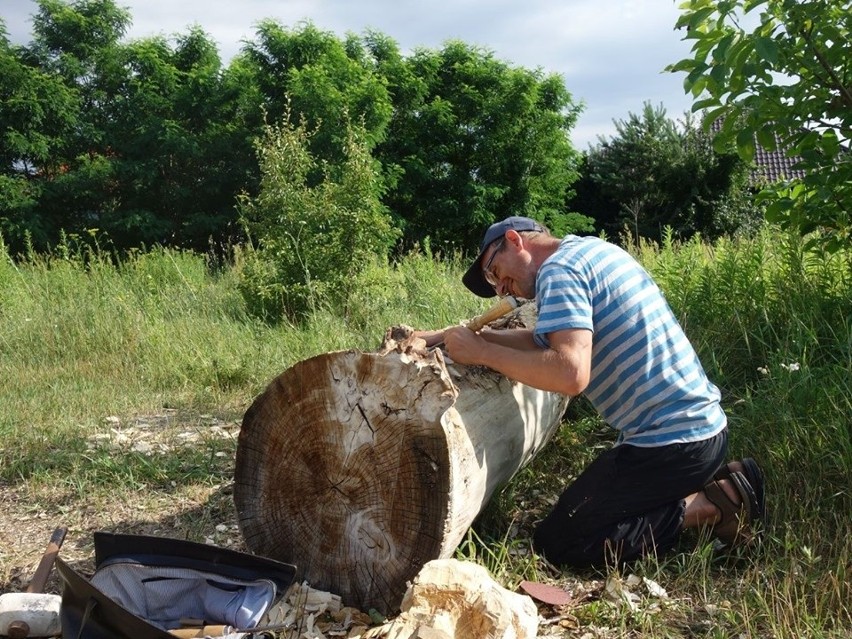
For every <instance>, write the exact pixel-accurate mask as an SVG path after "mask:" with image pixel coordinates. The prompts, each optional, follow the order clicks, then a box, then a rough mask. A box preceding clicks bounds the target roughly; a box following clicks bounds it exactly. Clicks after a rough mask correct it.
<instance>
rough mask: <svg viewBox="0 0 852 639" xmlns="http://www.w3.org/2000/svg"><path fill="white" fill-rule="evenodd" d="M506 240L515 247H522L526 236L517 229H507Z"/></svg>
mask: <svg viewBox="0 0 852 639" xmlns="http://www.w3.org/2000/svg"><path fill="white" fill-rule="evenodd" d="M505 238H506V242H507V243H509V244H511V245H512V246H513V247H514V248H515V249H520V248H522V247H523V245H524V238H523V237H521V234H520V233H518V232H517V231H516V230H515V229H509V230H508V231H506V235H505Z"/></svg>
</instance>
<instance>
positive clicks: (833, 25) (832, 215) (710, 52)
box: [669, 0, 852, 248]
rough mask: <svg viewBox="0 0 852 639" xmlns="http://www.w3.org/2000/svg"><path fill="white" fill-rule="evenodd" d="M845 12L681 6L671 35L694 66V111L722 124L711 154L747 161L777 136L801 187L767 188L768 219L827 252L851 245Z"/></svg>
mask: <svg viewBox="0 0 852 639" xmlns="http://www.w3.org/2000/svg"><path fill="white" fill-rule="evenodd" d="M850 26H852V11H850V7H849V2H848V0H725V1H724V2H721V1H717V2H713V1H710V0H688V1H687V2H685V3H684V5H683V13H682V15H681V17H680V19H679V20H678V27H680V28H686V30H687V32H686V36H685V38H686V39H688V40H693V41H694V44H693V47H692V52H693V57H692V58H688V59H685V60H681V61H680V62H677V63H676V64H673V65H672V66H670V67H669V69H670V70H671V71H682V72H686V74H687V75H686V78H685V80H684V86H685V87H686V89H687V91H689V92H691V93H692V94H693V95H694V96H695V97H696V98H698V100H697V101H696V102H695V104H694V105H693V110H694V111H697V110H704V109H706V110H708V116H709V119H710V120H713V119H717V118H723V119H724V124H723V126H722V129H721V132H720V134H719V135H718V140H717V143H716V144H717V148H724V147H726V146H727V145H732V144H735V145H736V148H737V149H738V151H739V154H740V155H741V156H742V157H743V158H745V159H746V160H750V159H751V158H752V157H753V155H754V145H755V138H756V139H757V141H758V142H759V143H760V144H761V145H762V146H764V147H766V148H768V149H772V148H775V139H774V134H778V136H779V137H780V138H781V141H782V144H783V145H784V147H785V148H787V147H789V152H790V154H791V155H798V156H799V157H801V162H800V165H799V168H802V169H804V170H805V171H806V175H805V177H804V178H802V179H799V180H791V181H789V182H786V183H782V184H780V185H771V186H770V187H769V188H768V189H767V191H766V192H765V193H764V194H763V197H764V198H765V199H766V201H767V202H769V206H768V209H767V217H768V218H769V219H770V220H773V221H777V222H780V223H781V224H782V225H783V226H785V227H788V228H794V229H797V230H798V231H800V232H802V233H809V232H811V231H814V230H818V229H819V230H822V231H824V233H822V234H820V235H818V237H816V238H815V241H820V242H824V243H825V244H826V246H827V247H829V248H836V247H839V246H842V245H845V244H848V242H850V241H852V223H850V216H851V215H852V154H850V152H849V147H848V144H849V141H850V139H852V33H850Z"/></svg>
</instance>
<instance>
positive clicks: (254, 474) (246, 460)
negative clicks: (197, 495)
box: [234, 330, 568, 615]
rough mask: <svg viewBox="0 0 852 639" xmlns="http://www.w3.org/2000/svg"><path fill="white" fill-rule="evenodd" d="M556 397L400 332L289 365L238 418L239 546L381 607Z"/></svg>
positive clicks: (347, 599)
mask: <svg viewBox="0 0 852 639" xmlns="http://www.w3.org/2000/svg"><path fill="white" fill-rule="evenodd" d="M395 338H396V339H395ZM567 403H568V398H566V397H564V396H562V395H558V394H555V393H547V392H543V391H539V390H537V389H533V388H531V387H528V386H525V385H522V384H519V383H517V382H513V381H511V380H509V379H507V378H505V377H503V376H502V375H499V374H497V373H496V372H494V371H491V370H489V369H486V368H483V367H467V366H460V365H456V364H452V363H450V362H448V361H446V360H445V358H444V357H443V355H442V353H441V351H440V350H438V349H433V350H426V349H425V348H424V343H423V342H422V340H416V339H413V338H412V337H411V336H410V330H409V332H408V333H407V334H406V331H404V330H403V331H402V335H400V334H399V333H397V334H395V335H393V334H392V333H391V332H389V334H388V336H386V342H385V347H384V348H383V349H382V350H381V351H379V352H375V353H366V352H359V351H340V352H334V353H326V354H322V355H318V356H316V357H312V358H310V359H307V360H304V361H302V362H299V363H297V364H296V365H294V366H292V367H291V368H289V369H287V370H286V371H284V372H283V373H282V374H281V375H279V376H278V377H277V378H275V379H274V380H273V381H272V382H271V383H270V384H269V386H268V387H267V388H266V390H265V391H264V392H263V393H262V394H261V395H260V396H258V397H257V398H256V399H255V401H254V402H253V404H252V405H251V407H250V408H249V409H248V411H247V412H246V414H245V417H244V419H243V423H242V429H241V431H240V436H239V442H238V447H237V456H236V466H235V473H234V501H235V505H236V509H237V515H238V519H239V524H240V529H241V531H242V534H243V537H244V539H245V542H246V545H247V546H248V548H249V549H250V550H251V551H252V552H254V553H256V554H260V555H264V556H267V557H272V558H274V559H278V560H281V561H285V562H288V563H292V564H295V565H296V566H297V567H298V568H299V570H300V573H301V574H300V577H299V578H300V579H305V580H307V581H308V582H309V583H310V584H311V586H312V587H314V588H318V589H321V590H327V591H330V592H333V593H335V594H338V595H340V596H341V597H342V599H343V601H344V603H345V604H346V605H349V606H355V607H357V608H359V609H361V610H369V609H371V608H374V609H376V610H378V611H379V612H381V613H383V614H386V615H387V614H392V613H394V612H395V611H397V610H398V609H399V605H400V602H401V601H402V597H403V595H404V593H405V591H406V587H407V582H409V581H411V580H412V579H413V578H414V577H415V576H416V575H417V573H418V572H419V571H420V569H421V568H422V567H423V566H424V565H425V564H426V563H427V562H428V561H430V560H433V559H439V558H447V557H450V556H452V554H453V552H454V551H455V549H456V547H457V546H458V544H459V543H460V542H461V540H462V539H463V537H464V534H465V533H466V531H467V530H468V528H469V527H470V525H471V524H472V523H473V520H474V519H475V518H476V516H477V515H478V514H479V512H480V511H481V510H482V508H483V507H484V506H485V504H486V503H487V502H488V499H489V498H490V497H491V496H492V494H493V493H494V491H495V490H496V489H497V488H498V486H500V485H502V484H505V483H506V482H508V481H509V479H511V478H512V476H513V475H514V474H515V473H516V472H517V471H518V470H519V469H520V468H522V467H523V466H524V465H525V464H526V463H527V462H529V460H531V459H532V458H533V457H534V455H535V454H536V453H537V452H538V451H539V450H540V449H541V448H542V447H543V446H544V445H545V443H546V442H547V441H548V440H549V439H550V437H551V436H552V435H553V433H554V432H555V431H556V429H557V428H558V426H559V423H560V419H561V416H562V414H563V413H564V411H565V408H566V406H567Z"/></svg>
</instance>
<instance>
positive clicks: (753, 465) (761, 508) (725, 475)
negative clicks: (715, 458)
mask: <svg viewBox="0 0 852 639" xmlns="http://www.w3.org/2000/svg"><path fill="white" fill-rule="evenodd" d="M735 472H736V473H742V475H743V476H744V477H745V478H746V480H747V481H748V483H749V485H750V486H751V488H752V490H753V491H754V496H755V499H756V502H757V509H756V511H755V512H754V513H753V516H754V518H755V519H756V520H759V521H763V520H764V519H765V518H766V489H765V488H764V480H763V471H761V470H760V466H758V465H757V462H756V461H754V459H752V458H751V457H743V458H742V459H741V460H739V461H732V462H729V463H728V464H726V465H724V466H722V467H721V468H720V469H719V470H717V471H716V474H715V475H714V476H713V479H716V480H719V479H730V478H731V474H732V473H735Z"/></svg>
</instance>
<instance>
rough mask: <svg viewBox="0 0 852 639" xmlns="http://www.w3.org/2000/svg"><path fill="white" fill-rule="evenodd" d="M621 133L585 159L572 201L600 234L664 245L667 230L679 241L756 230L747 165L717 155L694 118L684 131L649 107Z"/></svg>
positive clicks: (619, 126)
mask: <svg viewBox="0 0 852 639" xmlns="http://www.w3.org/2000/svg"><path fill="white" fill-rule="evenodd" d="M615 128H616V134H615V135H614V136H612V137H611V138H610V139H605V138H603V137H601V138H599V143H598V144H597V145H596V146H593V147H592V148H591V149H590V150H589V151H588V152H587V154H586V155H585V157H584V162H583V165H582V168H581V172H582V175H583V177H582V179H581V180H580V182H579V183H578V185H577V187H576V191H577V196H576V197H575V198H574V199H573V200H572V201H571V204H572V206H574V207H575V208H577V209H578V210H580V211H581V212H582V213H585V214H586V215H589V216H591V217H593V218H594V219H595V220H596V221H597V223H598V225H599V228H601V229H603V230H606V231H608V232H610V233H613V234H618V233H621V232H622V231H623V230H624V229H625V228H627V229H628V230H629V231H630V233H631V234H632V235H633V236H634V237H636V238H638V237H645V238H651V239H654V240H660V239H661V238H662V234H663V230H664V229H665V228H667V227H668V228H671V229H672V230H673V231H674V233H676V234H677V235H678V236H679V237H690V236H692V235H694V234H695V233H701V234H702V235H704V236H705V237H710V238H713V237H718V236H719V235H722V234H726V233H732V232H734V231H736V230H738V229H740V228H741V227H744V226H745V227H750V226H752V225H753V224H754V219H755V218H756V217H758V215H757V213H756V212H755V209H754V207H753V206H752V205H751V197H750V195H749V193H748V190H747V181H748V165H746V164H745V163H744V162H742V161H740V160H738V159H737V158H736V156H733V155H730V154H719V153H716V152H714V150H713V148H712V146H711V139H710V136H709V135H707V134H706V133H704V132H703V131H701V130H700V127H699V126H698V125H696V124H695V123H694V122H693V120H692V119H691V118H687V119H686V120H685V121H684V122H683V123H682V126H679V125H678V123H677V122H675V121H674V120H672V119H670V118H668V117H667V116H666V111H665V109H664V108H663V107H662V105H660V106H658V107H654V106H652V105H651V104H649V103H646V104H645V105H644V107H643V110H642V113H641V115H639V114H634V113H630V114H629V115H628V117H627V119H626V120H619V121H616V122H615Z"/></svg>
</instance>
